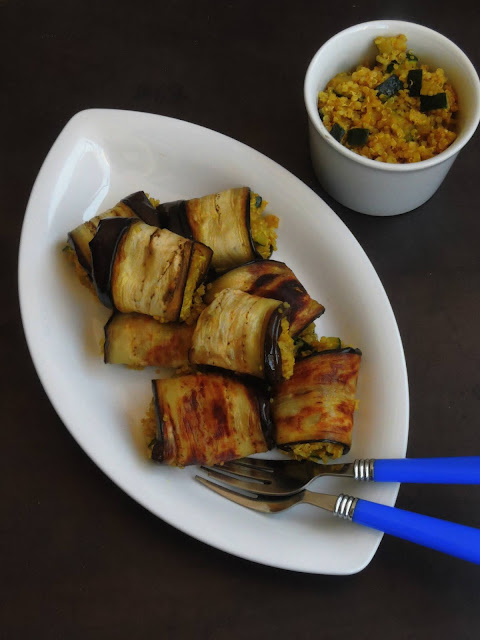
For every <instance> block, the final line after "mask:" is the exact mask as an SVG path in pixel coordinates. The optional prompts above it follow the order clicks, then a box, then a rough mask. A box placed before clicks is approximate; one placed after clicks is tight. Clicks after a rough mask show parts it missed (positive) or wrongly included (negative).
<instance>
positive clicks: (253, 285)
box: [204, 260, 325, 337]
mask: <svg viewBox="0 0 480 640" xmlns="http://www.w3.org/2000/svg"><path fill="white" fill-rule="evenodd" d="M223 289H238V290H240V291H245V292H246V293H251V294H253V295H256V296H260V297H261V298H273V299H274V300H281V301H282V302H286V303H288V305H289V310H288V311H289V313H288V320H289V322H290V334H291V335H292V337H295V336H296V335H298V334H299V333H300V332H301V331H303V329H305V327H307V326H308V325H309V324H311V323H312V322H313V321H314V320H315V319H316V318H318V317H319V316H321V315H322V313H323V312H324V311H325V307H324V306H323V305H321V304H320V303H319V302H317V301H316V300H314V299H313V298H311V297H310V296H309V295H308V293H307V292H306V290H305V287H303V286H302V285H301V284H300V282H299V281H298V280H297V278H296V276H295V274H294V273H293V271H292V270H291V269H290V268H289V267H287V265H286V264H285V263H284V262H277V261H276V260H256V261H255V262H249V263H248V264H244V265H242V266H240V267H237V268H236V269H232V270H231V271H227V273H224V274H223V275H221V276H220V277H219V278H217V279H216V280H214V281H213V282H212V283H210V284H209V285H208V286H207V293H206V294H205V297H204V301H205V302H206V303H207V304H210V302H212V301H213V299H214V298H215V296H216V295H217V293H219V292H220V291H222V290H223Z"/></svg>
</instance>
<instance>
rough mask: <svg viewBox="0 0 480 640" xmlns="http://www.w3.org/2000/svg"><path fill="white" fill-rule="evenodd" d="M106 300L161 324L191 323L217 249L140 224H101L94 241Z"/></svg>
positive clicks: (100, 292)
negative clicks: (198, 296) (152, 318)
mask: <svg viewBox="0 0 480 640" xmlns="http://www.w3.org/2000/svg"><path fill="white" fill-rule="evenodd" d="M90 250H91V253H92V265H93V280H94V284H95V287H96V290H97V294H98V297H99V299H100V300H101V302H102V303H103V304H104V305H105V306H107V307H110V308H115V309H116V310H117V311H120V312H123V313H130V312H136V313H143V314H146V315H150V316H153V317H155V318H156V319H157V320H160V322H183V321H191V320H192V315H193V314H192V312H193V311H194V308H195V307H197V302H198V301H197V300H196V296H197V294H198V289H199V287H200V285H201V283H202V282H203V280H204V278H205V276H206V273H207V271H208V268H209V265H210V260H211V256H212V250H211V249H210V248H209V247H206V246H205V245H202V244H201V243H199V242H192V241H191V240H188V239H187V238H183V237H181V236H178V235H177V234H175V233H172V232H171V231H168V230H167V229H159V228H157V227H152V226H150V225H147V224H144V223H143V222H140V221H139V220H128V221H118V220H101V221H100V224H99V227H98V231H97V233H96V234H95V237H94V239H93V240H92V241H91V243H90Z"/></svg>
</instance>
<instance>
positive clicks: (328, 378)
mask: <svg viewBox="0 0 480 640" xmlns="http://www.w3.org/2000/svg"><path fill="white" fill-rule="evenodd" d="M360 361H361V351H360V349H354V348H352V347H346V348H343V349H331V350H326V351H318V352H314V353H313V354H311V355H307V356H305V357H304V358H301V359H300V360H298V361H297V363H296V364H295V369H294V374H293V376H292V377H291V378H290V379H289V380H288V381H286V382H282V383H281V384H280V385H278V386H277V388H276V389H275V391H274V401H273V415H274V421H275V430H276V433H275V439H276V443H277V447H278V448H279V449H283V450H287V451H288V450H291V449H293V448H294V447H295V446H296V445H302V444H314V443H329V444H335V445H339V446H341V447H342V450H343V453H346V452H347V451H348V450H349V449H350V444H351V440H352V429H353V412H354V409H355V390H356V386H357V378H358V373H359V367H360Z"/></svg>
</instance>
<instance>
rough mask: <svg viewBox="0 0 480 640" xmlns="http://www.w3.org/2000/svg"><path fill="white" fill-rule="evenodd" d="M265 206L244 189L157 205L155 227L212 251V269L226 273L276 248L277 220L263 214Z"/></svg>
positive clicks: (268, 255)
mask: <svg viewBox="0 0 480 640" xmlns="http://www.w3.org/2000/svg"><path fill="white" fill-rule="evenodd" d="M266 205H267V203H266V202H265V201H264V200H262V198H261V197H260V196H259V195H257V194H256V193H252V192H251V191H250V189H249V188H248V187H240V188H237V189H228V190H227V191H221V192H219V193H212V194H211V195H208V196H203V197H202V198H193V199H192V200H178V201H176V202H167V203H163V204H160V205H158V207H157V212H158V222H157V224H158V226H159V227H162V228H166V229H170V230H171V231H173V232H175V233H178V234H179V235H183V236H185V237H187V238H190V239H192V240H198V241H199V242H202V243H203V244H206V245H207V246H208V247H211V248H212V250H213V258H212V267H213V268H214V269H215V270H216V271H220V272H223V271H226V270H227V269H232V268H233V267H236V266H238V265H240V264H244V263H245V262H250V261H251V260H254V259H255V258H269V257H270V256H271V254H272V251H273V250H274V249H276V239H277V234H276V232H275V229H276V227H277V226H278V218H277V217H276V216H274V215H272V214H267V215H263V211H264V209H265V207H266Z"/></svg>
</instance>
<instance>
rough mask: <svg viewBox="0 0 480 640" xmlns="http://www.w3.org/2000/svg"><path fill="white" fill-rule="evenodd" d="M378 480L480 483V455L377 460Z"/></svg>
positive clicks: (375, 479) (375, 472) (375, 473)
mask: <svg viewBox="0 0 480 640" xmlns="http://www.w3.org/2000/svg"><path fill="white" fill-rule="evenodd" d="M373 480H374V481H375V482H417V483H420V484H428V483H431V484H480V456H469V457H464V458H400V459H398V460H396V459H392V460H375V461H374V467H373Z"/></svg>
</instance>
